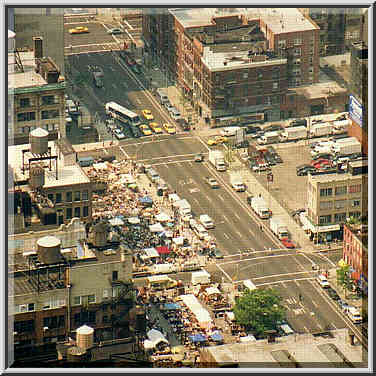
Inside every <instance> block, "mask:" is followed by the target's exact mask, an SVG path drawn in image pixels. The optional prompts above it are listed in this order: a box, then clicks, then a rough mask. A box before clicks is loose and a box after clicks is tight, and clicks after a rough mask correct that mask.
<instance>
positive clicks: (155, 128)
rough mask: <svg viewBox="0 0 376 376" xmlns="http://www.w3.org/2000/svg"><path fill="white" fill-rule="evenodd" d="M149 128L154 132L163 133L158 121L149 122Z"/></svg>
mask: <svg viewBox="0 0 376 376" xmlns="http://www.w3.org/2000/svg"><path fill="white" fill-rule="evenodd" d="M149 126H150V128H151V129H152V130H153V131H154V133H163V131H162V128H161V127H160V125H159V124H158V123H155V122H153V123H150V124H149Z"/></svg>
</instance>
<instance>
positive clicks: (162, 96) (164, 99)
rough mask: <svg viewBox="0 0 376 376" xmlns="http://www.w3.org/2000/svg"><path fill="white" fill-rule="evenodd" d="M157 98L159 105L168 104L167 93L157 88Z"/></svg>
mask: <svg viewBox="0 0 376 376" xmlns="http://www.w3.org/2000/svg"><path fill="white" fill-rule="evenodd" d="M157 98H158V99H159V102H160V103H161V104H165V103H167V102H169V100H168V96H167V92H166V90H165V89H162V88H159V89H157Z"/></svg>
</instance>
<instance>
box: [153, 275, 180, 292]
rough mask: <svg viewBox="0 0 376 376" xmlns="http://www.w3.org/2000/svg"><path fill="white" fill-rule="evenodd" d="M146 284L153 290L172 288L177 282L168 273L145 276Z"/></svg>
mask: <svg viewBox="0 0 376 376" xmlns="http://www.w3.org/2000/svg"><path fill="white" fill-rule="evenodd" d="M147 285H148V287H149V288H150V289H151V290H153V291H160V290H165V289H171V288H174V287H176V286H177V285H178V283H177V281H175V280H173V279H172V278H170V277H169V276H168V275H165V274H163V275H154V276H150V277H147Z"/></svg>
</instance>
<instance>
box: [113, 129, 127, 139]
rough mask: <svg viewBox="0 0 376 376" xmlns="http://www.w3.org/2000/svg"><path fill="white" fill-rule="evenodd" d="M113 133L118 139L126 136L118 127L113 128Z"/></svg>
mask: <svg viewBox="0 0 376 376" xmlns="http://www.w3.org/2000/svg"><path fill="white" fill-rule="evenodd" d="M114 134H115V137H116V138H117V139H118V140H123V139H124V138H126V136H125V134H124V133H123V132H122V130H121V129H119V128H116V129H114Z"/></svg>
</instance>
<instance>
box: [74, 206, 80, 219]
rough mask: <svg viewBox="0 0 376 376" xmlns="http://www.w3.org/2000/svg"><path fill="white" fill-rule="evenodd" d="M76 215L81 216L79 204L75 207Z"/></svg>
mask: <svg viewBox="0 0 376 376" xmlns="http://www.w3.org/2000/svg"><path fill="white" fill-rule="evenodd" d="M74 216H75V217H77V218H80V217H81V208H80V207H79V206H78V207H77V208H74Z"/></svg>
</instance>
